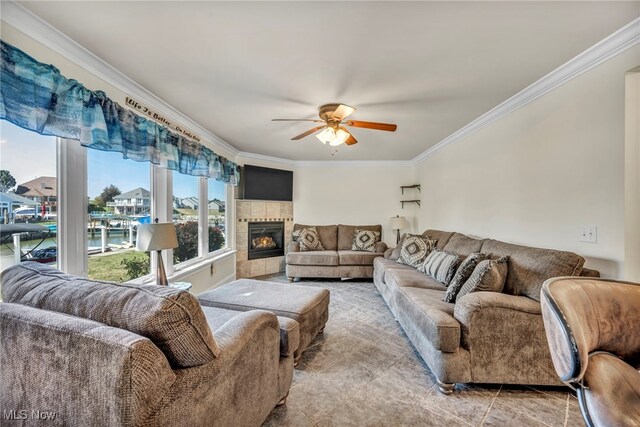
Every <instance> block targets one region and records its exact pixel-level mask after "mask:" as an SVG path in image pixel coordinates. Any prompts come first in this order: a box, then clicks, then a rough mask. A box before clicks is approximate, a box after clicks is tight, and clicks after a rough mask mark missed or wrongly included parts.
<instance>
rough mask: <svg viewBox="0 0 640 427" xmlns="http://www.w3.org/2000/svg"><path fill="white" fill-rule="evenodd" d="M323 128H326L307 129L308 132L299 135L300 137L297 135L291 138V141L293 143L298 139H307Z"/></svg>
mask: <svg viewBox="0 0 640 427" xmlns="http://www.w3.org/2000/svg"><path fill="white" fill-rule="evenodd" d="M324 127H326V126H318V127H315V128H313V129H309V130H308V131H306V132H305V133H301V134H300V135H298V136H294V137H293V138H291V139H292V140H293V141H297V140H299V139H302V138H304V137H307V136H309V135H311V134H312V133H316V132H317V131H319V130H320V129H322V128H324Z"/></svg>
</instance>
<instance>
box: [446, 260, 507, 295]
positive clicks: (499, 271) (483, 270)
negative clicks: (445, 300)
mask: <svg viewBox="0 0 640 427" xmlns="http://www.w3.org/2000/svg"><path fill="white" fill-rule="evenodd" d="M508 260H509V257H506V256H504V257H502V258H499V259H486V260H484V261H480V263H478V266H477V267H476V268H475V269H474V270H473V273H471V276H469V279H467V281H466V282H464V285H462V289H460V292H458V295H457V296H456V301H459V300H460V298H462V297H463V296H465V295H467V294H470V293H471V292H482V291H488V292H502V289H503V288H504V283H505V282H506V281H507V271H508V268H509V267H508V264H507V261H508Z"/></svg>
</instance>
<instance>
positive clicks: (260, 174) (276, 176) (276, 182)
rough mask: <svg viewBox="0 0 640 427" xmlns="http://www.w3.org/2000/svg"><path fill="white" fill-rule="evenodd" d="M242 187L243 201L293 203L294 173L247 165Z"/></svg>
mask: <svg viewBox="0 0 640 427" xmlns="http://www.w3.org/2000/svg"><path fill="white" fill-rule="evenodd" d="M240 187H242V189H243V190H244V191H242V192H241V194H240V198H243V199H248V200H281V201H293V172H291V171H285V170H281V169H271V168H263V167H260V166H253V165H245V166H244V167H243V168H242V175H241V176H240ZM242 193H244V194H242Z"/></svg>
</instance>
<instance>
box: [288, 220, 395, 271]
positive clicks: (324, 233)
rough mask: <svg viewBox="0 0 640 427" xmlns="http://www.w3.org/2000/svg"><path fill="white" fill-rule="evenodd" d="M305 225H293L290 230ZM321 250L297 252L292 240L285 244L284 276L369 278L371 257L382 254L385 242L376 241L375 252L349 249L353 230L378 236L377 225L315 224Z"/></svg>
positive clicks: (304, 226) (294, 242)
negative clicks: (286, 245)
mask: <svg viewBox="0 0 640 427" xmlns="http://www.w3.org/2000/svg"><path fill="white" fill-rule="evenodd" d="M307 227H313V226H309V225H303V224H294V225H293V232H294V233H295V232H296V231H298V230H302V229H304V228H307ZM315 228H316V230H317V232H318V236H319V237H320V243H322V247H323V248H324V250H323V251H301V250H300V244H299V243H298V242H296V241H292V242H290V243H289V245H288V248H287V255H286V257H285V258H286V264H287V268H286V270H287V277H288V278H289V280H290V281H293V280H294V278H297V277H324V278H372V277H373V260H374V259H375V258H376V257H381V256H383V255H384V252H385V250H386V249H387V245H386V244H385V243H384V242H382V241H380V242H378V243H376V245H375V252H364V251H353V250H351V248H352V245H353V238H354V236H355V232H356V230H369V231H377V232H379V233H380V235H381V236H382V226H381V225H343V224H339V225H316V226H315Z"/></svg>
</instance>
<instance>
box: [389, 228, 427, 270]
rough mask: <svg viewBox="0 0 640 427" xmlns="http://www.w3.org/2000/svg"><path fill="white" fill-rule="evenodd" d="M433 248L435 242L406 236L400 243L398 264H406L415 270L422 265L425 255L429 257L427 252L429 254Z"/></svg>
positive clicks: (412, 235) (425, 238) (424, 238)
mask: <svg viewBox="0 0 640 427" xmlns="http://www.w3.org/2000/svg"><path fill="white" fill-rule="evenodd" d="M435 246H436V241H435V240H431V239H429V238H427V237H422V236H417V235H414V234H408V235H407V236H406V237H405V238H404V241H403V242H402V247H401V249H400V258H398V262H399V263H400V264H406V265H410V266H411V267H414V268H417V267H418V266H419V265H420V264H422V262H423V261H424V259H425V258H426V257H427V255H429V252H431V251H432V250H433V248H435Z"/></svg>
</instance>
